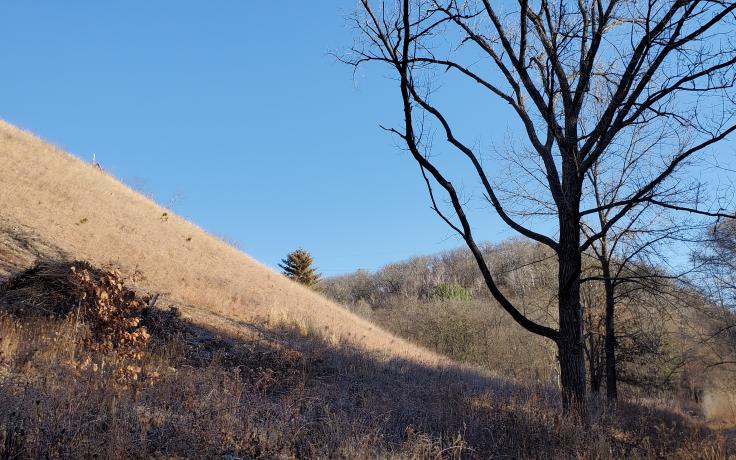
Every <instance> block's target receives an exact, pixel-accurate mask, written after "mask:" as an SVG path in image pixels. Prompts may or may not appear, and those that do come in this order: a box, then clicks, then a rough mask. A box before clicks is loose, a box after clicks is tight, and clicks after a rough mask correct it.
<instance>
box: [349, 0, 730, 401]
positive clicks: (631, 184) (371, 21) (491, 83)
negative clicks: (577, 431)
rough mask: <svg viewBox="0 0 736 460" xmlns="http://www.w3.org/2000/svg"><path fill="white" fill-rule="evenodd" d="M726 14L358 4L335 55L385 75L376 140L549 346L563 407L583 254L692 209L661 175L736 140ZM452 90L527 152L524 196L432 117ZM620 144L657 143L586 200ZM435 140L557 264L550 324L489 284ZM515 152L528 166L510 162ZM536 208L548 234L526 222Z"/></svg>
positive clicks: (474, 3) (577, 386)
mask: <svg viewBox="0 0 736 460" xmlns="http://www.w3.org/2000/svg"><path fill="white" fill-rule="evenodd" d="M735 11H736V2H724V1H716V0H691V1H684V0H641V1H628V0H626V1H625V0H577V1H567V0H562V1H559V2H549V1H548V0H517V1H516V2H514V1H508V2H501V3H497V2H491V1H490V0H467V1H458V0H395V1H379V0H360V6H359V9H358V12H357V14H356V16H355V26H356V28H357V29H358V31H359V33H360V37H361V39H360V40H359V41H358V42H357V44H356V45H355V46H354V47H353V48H352V50H351V52H350V53H348V54H347V55H346V56H343V57H342V59H343V60H344V61H345V62H348V63H350V64H352V65H354V66H359V65H361V64H364V63H367V62H378V63H382V64H385V65H386V68H387V69H390V71H391V73H392V75H393V76H394V77H395V79H396V81H397V86H398V92H397V95H399V96H400V102H401V113H402V116H403V120H402V122H401V126H400V127H395V128H394V127H387V128H384V129H386V130H387V131H389V132H391V133H393V134H395V135H396V136H398V138H399V139H401V141H402V143H403V145H404V146H405V147H406V149H407V150H408V152H409V153H410V154H411V157H412V158H413V159H414V160H415V161H416V162H417V164H418V165H419V168H420V171H421V173H422V175H423V177H424V179H425V181H426V185H427V188H428V192H429V197H430V200H431V202H432V207H433V209H434V210H435V212H437V214H438V215H439V216H440V217H441V218H442V219H443V220H444V221H445V222H446V223H447V224H448V225H449V226H450V228H452V229H453V230H454V231H455V232H457V233H458V234H459V235H460V236H461V238H462V239H463V240H464V241H465V243H466V244H467V246H468V248H469V249H470V250H471V252H472V253H473V255H474V257H475V260H476V262H477V264H478V267H479V269H480V271H481V272H482V274H483V277H484V279H485V282H486V285H487V287H488V289H489V291H490V293H491V294H492V295H493V297H494V298H495V299H496V300H497V301H498V302H499V304H500V305H501V307H502V308H503V309H504V310H506V311H507V312H508V313H509V314H510V315H511V316H512V318H513V319H514V320H515V321H516V322H517V323H518V324H519V325H520V326H521V327H523V328H525V329H527V330H528V331H530V332H532V333H535V334H538V335H541V336H544V337H546V338H549V339H550V340H552V341H554V342H555V343H556V345H557V348H558V355H559V361H560V374H561V378H560V380H561V387H562V401H563V407H564V408H565V410H567V411H569V410H570V409H571V408H576V409H577V411H578V412H580V413H584V412H585V400H586V386H585V375H586V372H585V358H584V345H583V339H584V337H583V312H582V308H581V302H580V279H581V268H582V263H581V259H582V256H583V254H584V253H585V251H587V250H588V249H589V248H591V246H592V245H593V244H595V243H597V242H598V241H599V240H600V239H601V238H603V237H604V236H606V235H607V234H608V233H609V231H610V230H611V229H612V228H615V227H616V226H617V225H620V223H621V222H622V221H624V220H626V219H627V218H630V217H631V216H632V215H636V213H637V212H638V210H639V208H640V207H641V206H644V205H650V206H655V207H662V208H666V209H670V210H673V211H674V210H677V211H699V210H700V209H702V204H701V203H699V202H698V203H696V204H697V205H698V206H694V207H693V206H691V204H689V203H680V202H677V201H672V200H671V199H670V194H669V191H670V189H671V187H673V186H674V184H673V183H672V181H671V178H672V176H673V174H675V173H678V172H680V171H682V170H684V169H686V168H687V167H688V166H689V165H690V164H691V162H692V161H694V160H695V159H696V158H699V155H701V154H704V153H707V150H708V148H709V147H711V146H713V145H714V144H716V143H718V142H720V141H722V140H723V139H725V138H726V137H727V136H728V135H729V134H731V133H732V132H733V131H734V130H736V124H735V123H734V104H733V102H734V81H735V79H736V75H735V69H736V66H735V65H734V64H736V45H734V42H733V39H732V37H731V35H732V34H733V31H734V22H735V21H734V12H735ZM443 77H444V78H445V79H444V80H440V79H441V78H443ZM462 79H467V80H468V81H469V82H470V83H471V84H473V85H476V87H477V88H479V90H480V91H485V92H486V93H487V94H488V96H490V97H492V98H496V100H497V101H499V102H501V103H502V104H501V105H496V106H495V107H492V110H493V112H491V114H492V115H494V116H498V115H499V113H505V112H501V111H502V110H506V109H510V113H511V114H513V115H514V116H515V118H516V122H518V126H519V127H520V129H521V131H520V132H522V133H523V135H524V137H525V141H526V142H525V143H524V144H525V145H523V146H517V145H514V147H518V148H514V149H513V150H514V151H516V152H517V154H518V156H514V158H513V159H512V160H515V161H512V162H511V163H510V164H511V166H512V168H511V169H512V170H513V171H515V172H525V173H529V174H530V176H531V177H530V178H529V180H527V181H525V182H522V184H523V185H527V184H528V185H529V186H530V187H534V188H533V189H532V191H531V192H530V193H528V194H516V195H515V196H514V197H513V199H512V200H510V199H508V194H504V193H503V192H504V186H505V185H506V184H505V180H506V178H505V177H504V178H503V179H504V180H501V181H495V180H494V178H495V177H500V174H499V171H498V169H499V168H498V167H497V166H499V165H498V164H497V162H493V161H485V158H484V157H483V155H482V152H481V151H479V150H480V149H479V147H477V145H476V144H477V142H469V141H467V140H463V137H464V136H465V135H467V133H466V132H465V131H466V129H467V128H466V127H465V126H459V125H458V124H457V123H456V122H455V121H454V116H455V115H457V113H458V111H457V108H456V107H455V109H454V110H448V109H444V108H442V106H441V104H442V101H444V100H446V99H440V98H435V97H433V96H434V94H435V93H436V92H438V91H443V92H447V91H452V89H453V88H456V86H455V85H456V84H459V83H460V82H461V80H462ZM440 81H441V82H442V83H443V84H440ZM445 83H446V84H445ZM468 88H469V86H468V85H467V84H466V85H465V86H462V90H461V91H454V92H453V93H452V94H451V95H452V98H454V99H459V98H462V97H463V96H464V95H465V96H468V97H467V99H466V100H465V103H466V104H465V105H466V106H469V105H471V104H475V103H483V102H486V101H487V100H488V99H483V98H481V97H479V96H478V93H475V92H472V93H471V92H470V91H469V89H468ZM492 120H493V119H492V118H490V119H489V120H488V121H492ZM436 133H438V134H439V135H436ZM633 136H639V137H640V138H644V139H654V138H656V142H655V143H653V145H654V146H655V147H654V148H652V149H649V150H646V151H643V152H637V153H636V155H640V161H638V163H637V166H636V168H635V169H634V170H627V169H625V168H623V169H622V171H623V174H624V175H623V178H624V180H623V181H622V184H624V186H622V187H621V188H620V189H619V190H617V193H616V194H613V195H608V196H604V197H603V201H602V202H601V203H600V204H599V203H596V200H595V199H594V197H593V196H592V194H591V193H590V189H589V188H588V187H586V185H585V180H586V175H587V174H588V172H589V171H590V170H591V169H592V168H593V166H594V165H596V164H619V165H622V163H621V162H620V161H618V160H619V158H618V155H619V152H620V150H619V149H617V148H614V147H615V146H616V145H620V144H623V145H628V144H630V143H631V142H630V141H631V139H632V137H633ZM438 139H440V140H443V141H446V143H440V142H436V141H437V140H438ZM438 145H439V146H441V148H443V149H447V150H449V151H454V152H456V153H457V154H458V157H457V158H458V159H459V160H458V161H467V165H468V166H469V167H470V169H471V171H472V172H473V174H474V175H475V177H476V179H477V183H478V184H479V185H480V188H481V190H482V193H483V195H484V198H485V200H487V201H486V202H487V203H488V204H489V205H490V207H491V208H492V209H493V210H494V211H495V213H496V214H497V216H498V217H499V218H500V219H501V220H502V221H503V222H504V223H505V224H507V225H508V226H509V227H510V228H512V229H514V230H515V231H517V232H518V233H520V234H521V235H523V236H525V237H527V238H529V239H532V240H534V241H537V242H540V243H542V244H545V245H547V246H549V247H550V248H551V249H552V250H553V251H554V252H555V253H556V255H557V259H558V289H557V296H558V309H557V313H558V315H557V318H556V319H555V321H556V323H557V324H554V325H551V324H545V323H544V322H543V321H542V320H541V319H538V318H531V317H529V316H527V315H526V314H524V312H523V311H522V310H521V309H519V308H517V306H516V305H515V304H514V303H513V302H512V301H511V300H510V299H509V298H507V297H506V296H505V295H504V293H503V292H501V290H500V289H499V288H498V285H497V283H496V280H495V279H494V277H493V275H492V272H491V270H490V269H489V266H488V264H487V263H486V260H485V259H484V256H483V253H482V251H481V250H480V249H479V246H478V243H477V242H476V238H475V235H474V233H473V225H472V222H471V216H470V212H471V211H472V210H473V209H475V208H477V206H469V205H468V203H469V199H467V198H466V197H464V196H463V194H462V193H461V191H459V190H458V188H457V187H456V185H455V184H456V183H457V181H456V182H455V183H453V176H452V174H453V173H454V172H455V171H457V168H456V167H447V162H448V161H449V160H447V159H446V158H448V157H447V156H445V155H442V156H439V157H438V156H434V155H432V154H431V148H432V147H434V148H437V147H438ZM524 148H526V149H527V151H528V152H531V153H532V154H533V157H532V160H533V161H531V162H529V161H526V159H525V158H524V160H522V153H521V152H520V150H523V149H524ZM463 182H464V183H465V182H466V181H465V180H464V179H463ZM499 182H500V184H499ZM440 192H441V194H440ZM443 198H446V199H447V201H445V200H444V199H443ZM708 209H711V208H708ZM601 210H606V211H609V213H608V216H607V218H606V221H605V222H604V223H603V224H602V226H601V227H599V228H597V229H595V230H594V231H592V232H590V234H584V233H583V224H584V222H585V219H586V216H595V215H598V213H599V212H600V211H601ZM545 213H546V215H547V216H548V217H549V216H551V217H552V218H551V219H549V221H550V222H551V223H552V227H553V229H552V230H550V225H544V226H542V225H537V226H534V225H533V224H534V223H535V221H536V220H535V219H536V218H538V216H540V215H543V214H545ZM717 213H718V212H714V214H717Z"/></svg>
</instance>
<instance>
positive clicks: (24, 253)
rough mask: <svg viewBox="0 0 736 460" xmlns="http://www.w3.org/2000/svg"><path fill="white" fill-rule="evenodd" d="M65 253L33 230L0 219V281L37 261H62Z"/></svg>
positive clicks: (65, 256) (65, 255)
mask: <svg viewBox="0 0 736 460" xmlns="http://www.w3.org/2000/svg"><path fill="white" fill-rule="evenodd" d="M65 258H67V253H66V252H65V251H64V250H62V249H61V248H60V247H58V246H55V245H53V244H50V243H48V242H47V241H45V240H44V239H43V238H41V237H40V236H39V235H38V234H37V233H36V232H35V231H34V230H33V229H31V228H30V227H26V226H23V225H20V224H18V223H15V222H13V221H10V220H8V219H6V218H3V217H0V280H2V279H4V278H7V277H8V276H10V274H12V273H14V272H17V271H19V270H21V269H24V268H27V267H29V266H31V265H33V263H34V262H35V261H36V260H38V259H50V260H63V259H65Z"/></svg>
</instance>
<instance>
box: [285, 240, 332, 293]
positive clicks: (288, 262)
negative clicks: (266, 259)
mask: <svg viewBox="0 0 736 460" xmlns="http://www.w3.org/2000/svg"><path fill="white" fill-rule="evenodd" d="M313 262H314V260H313V259H312V255H311V254H309V252H307V251H305V250H304V249H297V250H296V251H292V252H290V253H289V254H288V255H287V256H286V258H285V259H281V263H280V264H279V268H281V270H282V272H283V274H284V275H286V276H287V277H288V278H290V279H292V280H294V281H297V282H299V283H301V284H303V285H305V286H314V285H315V284H317V283H318V282H319V280H320V278H321V276H322V275H320V274H319V273H317V270H316V269H315V268H314V267H312V263H313Z"/></svg>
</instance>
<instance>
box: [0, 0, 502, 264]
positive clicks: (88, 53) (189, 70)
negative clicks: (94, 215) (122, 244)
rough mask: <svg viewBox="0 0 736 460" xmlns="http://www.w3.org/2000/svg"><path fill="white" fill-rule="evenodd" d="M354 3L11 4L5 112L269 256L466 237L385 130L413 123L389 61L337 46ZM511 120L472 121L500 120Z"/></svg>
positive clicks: (333, 259)
mask: <svg viewBox="0 0 736 460" xmlns="http://www.w3.org/2000/svg"><path fill="white" fill-rule="evenodd" d="M352 8H354V2H352V1H345V0H343V1H337V0H329V1H328V0H320V1H318V2H305V1H301V0H291V1H285V2H279V3H278V7H275V6H274V3H272V2H254V1H234V0H233V1H218V2H202V1H200V2H193V1H192V2H187V1H156V2H150V1H146V2H143V1H127V2H97V1H64V2H59V1H34V2H25V1H4V2H2V4H1V5H0V57H1V58H2V63H3V65H2V67H3V71H2V72H0V117H2V118H4V119H6V120H7V121H9V122H11V123H13V124H16V125H18V126H20V127H22V128H24V129H27V130H30V131H32V132H34V133H36V134H37V135H39V136H41V137H42V138H44V139H46V140H48V141H50V142H52V143H54V144H56V145H59V146H60V147H62V148H64V149H66V150H68V151H69V152H71V153H73V154H75V155H77V156H79V157H82V158H85V159H90V158H91V156H92V154H93V153H94V154H96V156H97V159H98V160H99V161H100V162H101V163H102V165H103V167H105V168H106V169H107V170H108V171H110V172H112V173H113V174H114V175H115V176H117V177H119V178H120V179H122V180H123V181H125V182H126V183H128V184H130V185H132V186H134V187H136V188H139V189H143V190H144V191H146V192H147V193H151V194H153V196H154V197H155V198H156V200H157V201H159V202H160V203H162V204H164V205H170V204H171V205H172V207H173V210H174V211H175V212H177V213H179V214H181V215H183V216H185V217H186V218H188V219H190V220H192V221H193V222H195V223H196V224H198V225H200V226H201V227H203V228H204V229H206V230H208V231H209V232H211V233H214V234H216V235H219V236H223V237H225V238H226V239H229V240H232V241H235V242H237V244H238V246H239V247H240V248H241V249H243V250H244V251H245V252H247V253H248V254H250V255H252V256H253V257H255V258H256V259H258V260H260V261H262V262H264V263H266V264H268V265H271V266H275V265H276V263H277V262H278V261H279V259H280V258H281V257H283V256H284V255H285V254H286V253H287V252H288V251H290V250H292V249H294V248H296V247H300V246H301V247H304V248H305V249H308V250H310V251H311V252H312V253H313V255H314V257H315V259H316V261H317V265H318V266H319V268H320V269H321V270H322V271H323V272H324V273H325V274H336V273H342V272H347V271H352V270H354V269H357V268H365V269H376V268H378V267H380V266H381V265H383V264H385V263H388V262H391V261H396V260H400V259H403V258H406V257H408V256H411V255H416V254H423V253H431V252H435V251H438V250H441V249H444V248H449V247H455V246H458V245H459V244H460V242H459V241H458V239H457V238H456V237H454V236H452V235H451V233H450V232H449V231H448V229H447V227H446V226H445V225H444V224H443V223H442V222H441V221H439V219H438V218H437V217H436V216H435V215H434V214H433V212H432V211H431V210H430V209H429V203H428V199H427V196H426V191H425V190H424V185H423V182H422V180H421V176H420V175H419V171H418V169H417V166H416V165H415V163H414V162H413V161H412V160H411V159H410V158H408V157H407V156H406V154H405V153H404V152H402V151H401V150H399V149H398V148H397V147H396V145H397V144H396V141H395V140H394V139H392V138H391V136H390V135H388V134H386V133H385V132H383V131H381V130H380V128H379V127H378V124H379V123H383V124H388V125H390V124H392V123H394V122H397V121H398V118H397V116H398V115H400V106H399V105H398V103H399V101H398V100H397V99H396V96H397V93H396V91H397V87H396V84H395V82H393V81H392V80H390V79H388V78H386V77H385V76H384V75H383V74H382V73H381V72H382V71H381V69H378V68H376V69H371V68H367V69H365V70H363V71H361V72H360V73H359V74H358V75H357V76H356V78H355V79H354V78H353V73H352V69H350V68H348V67H347V66H345V65H343V64H340V63H338V62H336V60H335V58H334V57H332V56H331V55H330V51H333V50H344V49H347V48H348V47H349V46H350V44H351V43H352V40H353V38H354V37H353V31H352V30H351V29H350V26H349V24H348V22H347V21H346V19H345V16H346V15H347V14H349V13H350V12H351V11H352ZM447 102H448V105H449V106H450V109H451V108H452V101H447ZM491 113H494V112H493V111H492V112H491ZM495 118H496V116H495V115H492V114H491V115H490V116H486V118H483V119H481V120H480V121H478V120H477V117H474V121H471V122H469V127H472V128H475V127H481V126H480V125H478V124H482V128H483V129H485V130H486V131H489V132H494V133H502V130H503V127H504V124H503V123H498V120H496V119H495ZM498 118H501V119H503V117H501V116H499V117H498ZM473 123H476V125H474V124H473ZM479 223H480V228H479V234H480V235H481V237H482V238H484V239H490V240H498V239H500V238H502V237H504V236H508V235H509V233H508V232H507V231H506V230H505V229H504V228H503V226H501V225H498V223H497V222H496V221H495V220H494V219H493V218H492V217H490V216H489V215H487V214H486V213H485V212H481V214H480V217H479Z"/></svg>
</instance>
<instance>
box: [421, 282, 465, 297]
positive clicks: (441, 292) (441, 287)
mask: <svg viewBox="0 0 736 460" xmlns="http://www.w3.org/2000/svg"><path fill="white" fill-rule="evenodd" d="M429 296H430V298H431V299H433V300H442V301H447V300H470V294H468V291H466V290H465V288H464V287H462V286H461V285H460V284H458V283H442V284H438V285H437V286H435V287H434V289H432V292H431V293H430V295H429Z"/></svg>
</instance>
